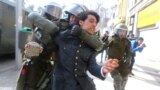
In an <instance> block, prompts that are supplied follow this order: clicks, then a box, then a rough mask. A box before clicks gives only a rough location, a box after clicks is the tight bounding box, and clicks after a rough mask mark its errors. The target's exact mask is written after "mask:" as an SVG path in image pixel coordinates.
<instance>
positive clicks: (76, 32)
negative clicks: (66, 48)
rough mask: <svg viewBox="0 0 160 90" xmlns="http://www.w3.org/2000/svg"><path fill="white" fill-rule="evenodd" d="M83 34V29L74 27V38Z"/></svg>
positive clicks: (72, 32) (72, 30)
mask: <svg viewBox="0 0 160 90" xmlns="http://www.w3.org/2000/svg"><path fill="white" fill-rule="evenodd" d="M81 32H82V29H81V28H80V27H79V26H78V25H73V27H72V29H71V34H72V35H74V36H80V35H81Z"/></svg>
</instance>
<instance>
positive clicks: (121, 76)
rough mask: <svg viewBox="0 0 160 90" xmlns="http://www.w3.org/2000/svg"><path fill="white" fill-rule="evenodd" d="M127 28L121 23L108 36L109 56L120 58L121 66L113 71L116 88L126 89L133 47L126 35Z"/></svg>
mask: <svg viewBox="0 0 160 90" xmlns="http://www.w3.org/2000/svg"><path fill="white" fill-rule="evenodd" d="M127 30H128V28H127V26H126V25H125V24H124V23H119V24H117V25H116V26H115V28H114V32H115V33H114V35H113V36H112V37H109V38H108V58H109V59H111V58H112V59H113V58H116V59H118V60H119V67H118V68H116V69H115V70H114V71H113V72H111V76H112V78H113V80H114V82H113V83H114V90H124V88H125V85H126V82H127V80H128V74H129V69H128V66H129V64H130V61H131V49H130V41H129V40H128V39H127V37H126V34H127Z"/></svg>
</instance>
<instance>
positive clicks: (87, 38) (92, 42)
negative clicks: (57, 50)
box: [71, 25, 104, 51]
mask: <svg viewBox="0 0 160 90" xmlns="http://www.w3.org/2000/svg"><path fill="white" fill-rule="evenodd" d="M71 34H72V35H75V36H78V37H79V38H80V39H81V40H83V41H84V42H85V43H87V44H88V45H89V46H91V47H92V48H93V49H95V50H96V51H100V50H101V49H102V48H103V46H104V43H103V42H102V40H100V39H99V38H98V36H97V35H91V34H89V33H87V32H86V31H85V30H83V29H81V28H80V27H79V26H78V25H74V26H73V27H72V30H71Z"/></svg>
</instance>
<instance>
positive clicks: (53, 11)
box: [45, 5, 62, 19]
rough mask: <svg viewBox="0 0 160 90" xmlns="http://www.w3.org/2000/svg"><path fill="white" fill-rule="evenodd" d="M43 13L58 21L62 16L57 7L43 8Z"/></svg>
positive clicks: (60, 10)
mask: <svg viewBox="0 0 160 90" xmlns="http://www.w3.org/2000/svg"><path fill="white" fill-rule="evenodd" d="M45 11H46V13H48V14H49V15H51V16H53V17H55V18H57V19H59V18H60V16H61V14H62V9H61V8H59V7H55V6H51V5H48V6H46V7H45Z"/></svg>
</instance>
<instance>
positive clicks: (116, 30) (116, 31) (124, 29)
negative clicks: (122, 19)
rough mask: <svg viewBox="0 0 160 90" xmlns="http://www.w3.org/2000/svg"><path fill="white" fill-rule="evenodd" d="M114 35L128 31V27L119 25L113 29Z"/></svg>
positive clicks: (122, 24)
mask: <svg viewBox="0 0 160 90" xmlns="http://www.w3.org/2000/svg"><path fill="white" fill-rule="evenodd" d="M114 30H115V34H118V31H120V30H123V31H126V32H127V31H128V27H127V26H126V25H125V24H124V23H119V24H117V25H116V26H115V27H114Z"/></svg>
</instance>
